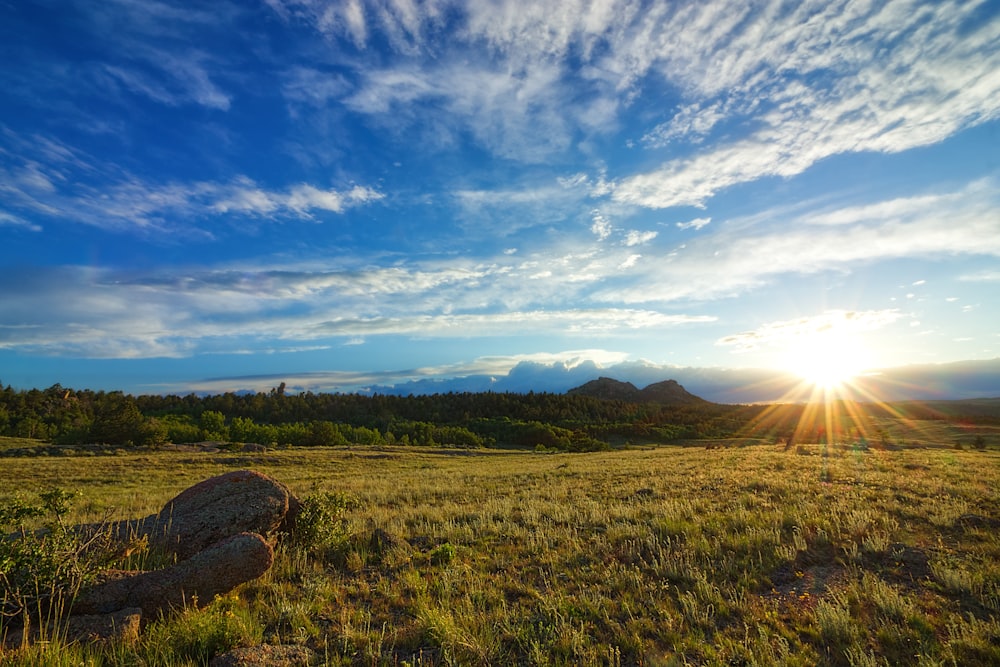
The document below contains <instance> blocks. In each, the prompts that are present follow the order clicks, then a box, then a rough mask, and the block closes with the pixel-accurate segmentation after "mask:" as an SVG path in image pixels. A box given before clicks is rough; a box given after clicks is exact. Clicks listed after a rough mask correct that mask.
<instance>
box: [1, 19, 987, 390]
mask: <svg viewBox="0 0 1000 667" xmlns="http://www.w3.org/2000/svg"><path fill="white" fill-rule="evenodd" d="M0 271H2V272H0V276H2V278H0V382H2V383H4V384H9V385H13V386H14V387H16V388H21V389H27V388H31V387H38V388H45V387H48V386H50V385H52V384H55V383H61V384H63V385H64V386H71V387H77V388H85V387H86V388H93V389H108V390H111V389H123V390H126V391H129V392H132V393H186V392H188V391H210V392H222V391H243V390H262V391H266V390H267V389H268V388H269V387H272V386H274V385H276V384H278V382H280V381H287V384H288V388H289V390H299V391H303V390H309V391H355V390H366V389H370V388H371V387H372V386H375V385H378V386H392V385H397V384H405V383H409V384H410V385H412V384H413V383H415V382H422V381H435V380H443V379H448V378H461V377H465V376H473V375H475V376H484V377H495V378H503V377H505V376H507V374H509V373H510V372H511V371H512V369H516V368H522V369H523V368H525V367H528V366H533V367H536V368H540V369H572V368H593V369H595V372H598V371H600V370H601V369H606V368H613V367H616V366H620V365H622V364H626V365H627V364H633V365H635V364H639V365H644V366H646V367H662V368H663V371H664V379H665V378H666V377H669V376H670V371H671V369H674V368H687V369H737V370H738V369H753V368H766V369H778V370H782V371H791V372H797V371H799V370H801V369H806V370H805V371H803V373H804V374H809V373H813V374H816V373H822V372H831V367H833V369H834V371H836V369H841V370H844V371H845V372H846V371H847V370H849V372H850V373H860V372H864V371H866V370H871V369H879V368H891V367H895V366H906V365H912V364H948V363H951V362H957V361H963V360H993V359H997V358H998V357H1000V314H998V313H1000V311H998V308H997V306H998V305H1000V299H998V297H997V294H1000V2H997V0H986V1H976V0H963V1H948V0H934V1H924V2H921V1H908V0H893V1H887V2H847V1H842V0H820V1H810V0H805V1H802V2H774V1H769V0H760V1H753V2H743V3H733V2H728V1H727V0H704V1H697V2H641V1H633V0H594V1H587V0H575V1H567V2H561V3H556V2H538V0H523V1H522V0H510V1H503V0H496V1H487V0H467V1H466V0H463V1H455V2H452V1H450V0H429V1H427V2H419V1H417V0H374V1H372V2H363V1H361V0H344V1H340V2H321V1H319V0H260V1H257V2H255V1H254V0H239V1H233V2H229V1H226V0H213V2H211V3H203V2H197V3H185V2H157V1H142V0H105V1H103V2H99V3H95V2H89V1H85V0H79V1H72V0H52V1H47V0H34V1H31V0H29V1H21V0H17V1H15V0H5V1H2V2H0ZM817 363H819V364H820V365H821V366H823V365H824V364H825V368H823V369H816V368H815V366H816V365H817ZM539 388H540V389H544V387H539ZM994 395H1000V386H998V387H997V391H996V392H995V394H994Z"/></svg>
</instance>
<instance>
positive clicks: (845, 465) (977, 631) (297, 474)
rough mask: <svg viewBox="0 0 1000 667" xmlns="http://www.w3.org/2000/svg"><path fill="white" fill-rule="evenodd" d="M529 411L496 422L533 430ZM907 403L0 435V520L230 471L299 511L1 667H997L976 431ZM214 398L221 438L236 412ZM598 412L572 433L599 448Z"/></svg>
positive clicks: (995, 467)
mask: <svg viewBox="0 0 1000 667" xmlns="http://www.w3.org/2000/svg"><path fill="white" fill-rule="evenodd" d="M43 393H44V392H43ZM275 400H280V399H277V398H276V397H275ZM470 400H471V399H470ZM546 400H549V399H546ZM574 400H578V399H574ZM139 404H140V402H139V401H136V406H137V407H138V406H139ZM553 404H554V405H556V406H558V405H560V403H559V402H558V401H554V402H553ZM584 404H588V403H587V402H586V401H584V402H582V403H581V405H584ZM524 405H527V404H526V403H525V404H524ZM710 405H711V404H710ZM702 407H704V406H702ZM729 408H732V409H731V410H730V409H729ZM548 409H551V406H550V407H549V408H545V409H544V410H543V409H539V410H538V411H537V412H536V413H534V417H533V419H531V420H529V419H528V417H531V416H532V415H531V414H530V413H524V414H522V413H515V414H514V415H513V416H512V417H511V416H508V419H509V420H510V421H511V422H512V423H514V422H518V421H523V422H525V423H527V422H529V421H538V423H541V424H551V422H547V421H543V419H544V418H547V416H548V415H547V413H546V412H545V410H548ZM618 409H619V408H617V407H616V408H614V410H618ZM620 409H621V410H623V411H624V410H633V409H635V410H638V411H640V412H641V411H645V412H644V413H642V414H645V415H647V416H648V415H650V414H654V413H656V414H661V413H662V414H664V415H665V414H666V413H667V412H668V410H667V409H665V408H656V407H655V406H648V407H641V406H640V407H639V408H632V407H628V406H626V405H624V404H623V405H622V406H620ZM915 409H916V408H915V407H914V408H911V412H910V413H904V412H902V411H901V410H900V408H899V407H898V406H896V407H891V408H887V407H882V408H878V409H876V408H874V407H870V406H869V408H866V409H865V410H864V411H859V409H858V408H857V407H850V408H847V407H845V406H841V407H838V408H831V409H830V410H829V411H827V410H824V409H821V408H810V407H807V406H795V407H787V406H786V407H780V408H777V407H773V406H722V407H704V410H703V412H702V413H699V414H698V415H696V416H697V418H698V419H697V421H695V417H694V416H690V417H684V418H683V419H684V420H687V421H688V422H693V423H694V425H695V430H697V428H700V427H698V426H697V424H701V423H705V424H709V423H713V424H714V426H713V427H712V428H714V429H716V430H715V431H713V432H708V431H706V432H705V433H704V434H703V435H702V437H700V438H697V439H696V438H685V439H680V438H674V439H672V440H671V441H670V444H662V443H659V444H651V443H650V442H649V440H654V438H649V439H647V440H646V441H642V442H640V441H639V440H640V438H639V437H638V436H636V435H629V436H627V437H625V436H622V435H621V434H618V435H616V436H615V437H614V438H608V439H606V440H603V441H601V442H604V444H605V445H606V447H607V449H605V450H604V451H590V452H586V453H570V452H567V451H559V447H553V446H550V445H546V444H544V443H535V446H532V443H530V442H524V443H520V445H519V446H510V445H507V446H503V445H504V444H505V443H502V442H498V443H491V444H495V445H496V446H494V447H473V446H471V445H463V446H455V445H452V446H448V447H443V446H440V444H434V445H432V444H425V445H423V446H414V444H415V443H413V442H412V441H411V442H410V444H409V445H404V444H400V443H399V442H398V441H397V442H395V443H393V444H389V443H388V441H387V438H386V437H385V435H384V434H385V433H386V432H387V431H382V430H379V429H378V428H376V426H377V425H375V426H364V428H371V429H372V430H374V431H376V432H378V433H380V434H382V438H383V439H382V440H381V441H379V442H377V443H370V444H363V445H362V444H354V443H351V444H346V445H345V444H340V445H336V446H330V445H327V446H307V445H294V444H292V443H288V444H289V445H290V446H283V445H284V443H278V446H277V447H268V448H266V449H260V450H257V449H243V448H242V447H237V446H235V445H228V444H226V442H227V441H226V440H224V439H222V438H218V439H216V440H217V441H219V442H222V443H223V444H222V445H218V443H216V445H215V446H201V447H187V448H185V447H173V446H166V445H162V444H160V443H156V445H155V446H142V447H140V446H136V445H135V443H134V442H133V443H132V444H131V445H129V444H127V443H120V444H119V445H118V446H113V445H110V444H107V443H99V444H93V445H86V444H85V443H79V442H78V443H54V442H51V441H45V442H43V441H39V440H30V439H23V438H22V439H20V440H14V439H3V442H0V448H3V450H4V452H5V454H6V455H5V456H3V458H0V496H2V498H0V503H2V505H0V506H2V507H4V508H11V507H18V506H21V507H23V506H32V505H33V506H44V505H45V502H46V498H48V499H50V500H51V501H58V502H59V503H61V504H60V506H59V512H60V514H59V521H60V522H66V523H74V522H94V521H100V520H104V519H121V518H135V517H140V516H145V515H147V514H150V513H153V512H155V511H157V510H158V509H159V508H160V507H161V506H162V505H163V503H164V502H166V501H167V500H168V499H169V498H171V497H173V496H174V495H176V494H177V493H178V492H179V491H181V490H183V489H184V488H186V487H188V486H190V485H192V484H194V483H196V482H198V481H200V480H202V479H205V478H206V477H209V476H212V475H216V474H219V473H222V472H226V471H230V470H236V469H247V468H249V469H254V470H258V471H260V472H263V473H266V474H268V475H271V476H273V477H275V478H277V479H278V480H280V481H282V482H284V483H286V484H287V485H288V486H289V487H290V488H291V489H292V490H293V491H294V492H295V493H296V494H298V495H299V496H300V497H303V498H310V499H311V500H312V503H313V505H312V507H313V508H314V512H315V515H314V516H315V517H318V518H319V520H318V521H315V522H314V523H313V525H314V527H316V531H315V532H314V533H311V534H310V536H309V537H308V539H301V540H298V541H294V542H293V541H290V540H286V541H284V542H282V543H280V544H279V547H278V555H277V560H276V563H275V565H274V566H273V567H272V568H271V570H270V571H269V572H268V573H267V574H265V575H264V576H263V577H262V578H260V579H258V580H255V581H253V582H250V583H248V584H245V585H243V586H241V587H240V588H238V589H236V590H235V591H233V592H232V593H231V594H229V595H227V596H225V597H220V598H217V599H215V600H213V601H212V602H211V603H210V604H208V605H207V606H205V607H203V608H200V609H196V608H194V607H192V608H188V609H184V610H181V611H180V612H179V613H177V614H174V615H171V616H169V617H166V618H162V619H159V620H155V621H153V622H151V623H149V624H148V625H147V626H146V627H145V628H144V629H143V631H142V633H141V634H140V635H139V636H138V637H134V638H129V639H122V640H117V641H113V642H110V643H105V644H81V643H72V642H68V641H65V640H64V639H62V638H61V637H60V635H59V633H58V631H54V632H51V633H50V634H48V635H47V636H46V637H45V640H46V641H41V642H37V641H36V642H34V643H30V644H28V645H26V646H23V647H21V648H15V647H12V646H8V647H6V648H3V649H0V664H4V665H204V664H207V663H208V662H209V660H210V659H211V658H212V657H213V656H215V655H218V654H220V653H222V652H224V651H226V650H228V649H231V648H234V647H239V646H254V645H258V644H261V643H267V644H272V645H274V644H293V645H301V646H305V647H308V648H310V649H311V650H312V651H313V652H314V654H315V656H316V660H317V662H318V663H319V664H325V665H507V664H524V665H612V666H617V665H687V664H691V665H817V664H818V665H898V664H914V665H995V664H1000V496H998V494H997V491H996V489H998V488H1000V451H998V449H997V447H996V442H997V440H996V438H997V432H996V428H997V426H996V423H995V421H994V417H992V416H991V415H985V416H983V415H980V416H979V417H980V418H978V419H974V420H970V419H969V418H968V415H965V416H960V417H959V416H954V415H952V416H948V415H944V416H942V415H943V414H944V413H943V412H942V410H941V409H940V406H938V407H936V408H933V410H931V411H930V412H928V413H927V414H916V413H914V412H912V411H913V410H915ZM921 409H923V408H921ZM928 409H930V408H928ZM657 410H660V411H661V412H656V411H657ZM692 410H695V409H692ZM206 411H207V410H206ZM217 412H219V413H220V414H221V415H222V417H223V419H222V427H223V428H231V425H232V422H233V420H234V419H235V418H236V417H238V415H235V416H234V415H231V414H227V413H225V412H223V411H222V410H217ZM8 414H10V413H8ZM139 414H140V415H141V416H142V419H143V420H149V419H158V417H155V416H152V415H150V414H148V413H147V412H146V408H145V407H143V409H142V410H140V411H139ZM385 414H386V413H383V417H385ZM427 414H428V415H431V414H432V413H427ZM472 414H475V413H470V415H472ZM609 414H611V417H609V418H608V420H607V421H606V423H612V422H613V423H618V424H624V423H626V422H625V421H623V420H621V419H620V417H619V415H617V414H615V413H614V412H613V411H612V412H611V413H609ZM686 414H688V415H695V412H694V411H692V412H688V413H686ZM790 415H791V416H790ZM599 416H600V415H598V416H597V417H592V418H591V419H592V420H591V422H584V421H583V420H579V421H578V426H579V428H578V431H579V432H582V433H585V434H587V435H588V437H592V438H594V439H595V440H596V439H597V435H598V434H599V431H598V430H596V429H595V430H587V427H586V426H585V424H586V423H590V424H593V423H599V422H600V419H598V417H599ZM162 417H163V414H161V416H160V417H159V418H162ZM394 417H395V418H399V415H398V414H395V415H394ZM793 417H794V418H795V419H799V420H800V421H798V422H796V421H794V419H793ZM915 417H924V418H920V419H916V418H915ZM244 418H248V419H249V418H251V417H244ZM482 418H484V417H483V416H482V415H479V416H476V417H474V418H473V417H471V416H467V415H461V416H459V417H458V419H457V420H456V421H455V422H453V423H454V424H457V423H458V422H460V421H462V420H464V423H472V422H473V421H474V420H475V419H482ZM485 418H487V419H497V420H500V419H502V417H500V416H496V415H487V416H486V417H485ZM210 419H217V418H215V417H214V416H213V417H211V418H210ZM295 419H296V421H298V422H299V423H303V424H306V423H309V422H308V421H307V419H308V417H306V418H302V417H295ZM573 419H576V417H574V416H573V415H571V414H567V415H566V417H565V420H564V421H562V422H560V424H561V425H559V426H553V428H556V427H557V428H565V429H566V430H569V431H571V432H572V431H573V429H570V428H568V427H567V426H566V425H567V424H568V423H569V421H570V420H573ZM666 419H667V418H666V417H665V416H664V417H663V420H662V423H664V424H666V423H668V422H667V421H666ZM674 419H675V421H678V422H680V421H682V419H681V418H680V417H676V416H675V417H674ZM328 421H329V422H330V423H331V424H349V425H351V426H352V427H354V428H358V427H361V426H362V425H361V424H357V425H354V424H350V422H347V421H344V422H337V421H334V420H333V419H330V420H328ZM409 421H411V422H414V421H418V420H415V419H410V420H409ZM420 421H423V420H420ZM143 423H148V422H145V421H144V422H143ZM255 423H256V420H255ZM261 423H264V420H263V419H261ZM283 423H295V422H283ZM386 423H390V422H386ZM424 423H428V424H435V423H438V424H440V423H443V420H442V421H439V422H435V421H432V420H430V419H428V420H426V421H424ZM723 423H725V424H727V426H726V427H725V428H723V427H722V426H721V424H723ZM800 424H801V426H800ZM216 425H218V423H216ZM675 425H677V426H680V427H682V428H685V429H688V428H691V427H692V424H691V423H680V424H675ZM199 428H200V427H199ZM706 429H707V427H706ZM727 429H728V430H727ZM469 431H470V432H473V433H475V431H474V430H473V429H472V428H469ZM604 432H605V433H608V432H610V431H604ZM557 433H558V432H557ZM688 435H691V433H688ZM567 437H568V438H570V440H569V442H572V436H567ZM626 443H627V444H626ZM539 444H540V445H542V446H541V447H538V446H537V445H539ZM980 445H981V446H980ZM64 452H68V454H67V453H64ZM56 488H58V489H61V490H64V491H66V492H67V493H60V494H57V495H51V490H52V489H56ZM39 492H41V493H49V494H50V495H48V496H43V495H39ZM68 494H72V496H71V495H68ZM71 499H72V502H70V500H71ZM6 516H7V519H6V520H8V521H9V520H10V517H11V516H12V515H11V514H10V513H8V514H7V515H6ZM25 520H26V521H37V522H44V521H51V520H52V513H51V512H50V513H48V514H44V513H43V514H42V515H40V516H37V517H33V518H32V517H28V518H27V519H25ZM5 528H7V527H6V526H5ZM122 557H123V558H126V559H127V562H128V564H130V565H132V566H138V567H143V566H147V567H149V566H152V565H153V564H155V562H156V555H155V554H143V553H132V554H129V555H128V556H127V557H125V556H122ZM0 560H2V559H0ZM7 565H8V564H6V563H5V567H6V566H7ZM5 572H7V573H9V572H10V569H9V568H8V570H6V571H5ZM5 576H6V575H5ZM39 576H40V575H39ZM70 594H71V592H70ZM3 604H4V608H8V609H9V608H10V599H9V596H8V599H5V600H4V601H3ZM55 620H56V621H58V620H59V619H55ZM12 623H13V621H12V619H10V618H0V624H3V625H2V626H0V634H3V633H4V632H5V629H9V628H11V627H12Z"/></svg>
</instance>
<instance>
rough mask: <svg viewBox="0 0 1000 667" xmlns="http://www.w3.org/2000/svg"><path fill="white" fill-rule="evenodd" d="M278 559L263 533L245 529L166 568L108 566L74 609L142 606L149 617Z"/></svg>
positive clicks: (225, 587)
mask: <svg viewBox="0 0 1000 667" xmlns="http://www.w3.org/2000/svg"><path fill="white" fill-rule="evenodd" d="M273 562H274V550H273V549H272V548H271V545H270V544H268V542H267V541H266V540H265V539H264V538H263V537H262V536H261V535H258V534H257V533H240V534H238V535H233V536H232V537H229V538H226V539H224V540H222V541H221V542H218V543H216V544H214V545H212V546H211V547H209V548H208V549H205V550H203V551H201V552H200V553H198V554H196V555H195V556H193V557H192V558H190V559H188V560H185V561H181V562H180V563H178V564H176V565H173V566H171V567H167V568H164V569H162V570H150V571H148V572H134V571H125V570H108V571H106V572H103V573H101V575H100V576H99V578H98V581H97V582H96V583H94V584H92V585H91V586H89V587H87V588H86V589H84V590H83V591H81V592H80V595H78V596H77V598H76V601H75V602H74V603H73V613H74V614H111V613H114V612H116V611H118V610H120V609H122V608H127V607H132V608H136V607H137V608H139V609H141V610H142V615H143V617H144V618H156V617H157V616H158V615H159V614H161V613H163V612H168V611H170V610H171V609H180V608H182V607H184V606H185V605H191V604H205V603H207V602H211V601H212V599H213V598H214V597H215V596H216V595H222V594H224V593H228V592H229V591H231V590H232V589H234V588H236V587H237V586H239V585H240V584H242V583H244V582H246V581H251V580H253V579H256V578H257V577H259V576H261V575H262V574H264V573H265V572H267V571H268V569H270V567H271V564H272V563H273Z"/></svg>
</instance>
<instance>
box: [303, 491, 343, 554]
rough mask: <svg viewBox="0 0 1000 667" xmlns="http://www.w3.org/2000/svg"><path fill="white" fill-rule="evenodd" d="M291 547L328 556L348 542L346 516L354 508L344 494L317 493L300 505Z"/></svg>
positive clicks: (307, 497)
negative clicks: (330, 552) (350, 508)
mask: <svg viewBox="0 0 1000 667" xmlns="http://www.w3.org/2000/svg"><path fill="white" fill-rule="evenodd" d="M300 503H301V504H300V507H299V512H298V514H297V515H296V517H295V527H294V528H293V529H292V531H291V534H290V535H289V542H290V544H291V545H292V546H293V547H295V548H297V549H300V550H302V551H305V552H309V553H314V554H326V553H329V551H330V550H331V549H336V548H339V547H340V546H342V545H343V544H344V543H345V542H346V540H347V521H346V520H345V519H344V513H345V512H346V511H347V510H348V508H349V507H350V506H351V505H352V502H351V500H350V498H349V497H348V496H347V495H346V494H343V493H329V492H315V493H312V494H310V495H308V496H306V497H305V498H303V499H302V500H301V501H300Z"/></svg>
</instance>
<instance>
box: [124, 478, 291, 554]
mask: <svg viewBox="0 0 1000 667" xmlns="http://www.w3.org/2000/svg"><path fill="white" fill-rule="evenodd" d="M297 511H298V500H297V499H296V498H295V496H294V495H292V493H291V492H290V491H289V490H288V487H286V486H285V485H284V484H282V483H281V482H279V481H277V480H276V479H273V478H271V477H268V476H267V475H264V474H262V473H259V472H255V471H253V470H237V471H235V472H229V473H225V474H223V475H219V476H217V477H212V478H210V479H206V480H205V481H203V482H199V483H198V484H195V485H194V486H192V487H190V488H188V489H186V490H185V491H183V492H181V493H180V494H179V495H178V496H177V497H175V498H174V499H173V500H171V501H169V502H168V503H167V504H166V505H165V506H164V507H163V509H162V510H161V511H160V513H159V514H157V515H156V517H155V519H153V520H152V521H151V522H150V521H149V520H148V519H147V520H145V521H144V522H143V529H146V530H149V532H150V543H151V545H153V546H156V547H159V548H161V549H165V550H167V551H169V552H171V553H174V554H176V555H177V557H178V558H179V559H181V560H183V559H186V558H190V557H191V556H193V555H194V554H196V553H198V552H200V551H201V550H202V549H205V548H206V547H208V546H210V545H212V544H214V543H216V542H218V541H219V540H222V539H224V538H226V537H228V536H230V535H234V534H236V533H241V532H251V533H258V534H260V535H269V534H271V533H273V532H275V531H276V530H278V529H279V528H284V526H283V524H285V523H286V522H288V521H290V520H293V518H294V515H295V514H296V512H297Z"/></svg>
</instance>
